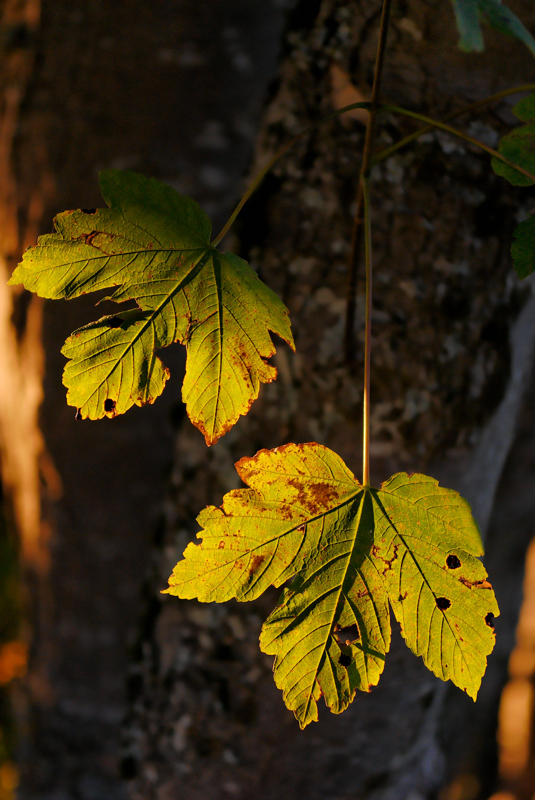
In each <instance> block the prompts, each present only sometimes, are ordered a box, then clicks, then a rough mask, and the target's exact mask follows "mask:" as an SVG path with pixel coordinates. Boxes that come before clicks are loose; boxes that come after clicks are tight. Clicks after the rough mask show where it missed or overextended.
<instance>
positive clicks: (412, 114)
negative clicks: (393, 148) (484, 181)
mask: <svg viewBox="0 0 535 800" xmlns="http://www.w3.org/2000/svg"><path fill="white" fill-rule="evenodd" d="M379 110H380V111H393V112H394V113H395V114H402V115H403V116H405V117H412V119H417V120H420V122H426V123H427V124H428V125H429V126H432V127H433V128H439V129H440V130H443V131H446V132H447V133H451V134H452V136H457V137H458V138H459V139H464V141H465V142H468V143H469V144H472V145H474V146H475V147H479V149H480V150H484V151H485V152H486V153H489V154H490V155H491V156H494V157H495V158H497V159H498V160H499V161H503V163H504V164H507V166H509V167H511V168H512V169H516V170H517V171H518V172H521V173H522V175H525V176H526V177H527V178H529V179H530V180H532V181H535V175H532V174H531V172H528V170H527V169H524V167H521V166H519V165H518V164H514V163H513V162H512V161H510V160H509V159H508V158H506V157H505V156H503V155H502V154H501V153H499V152H498V151H497V150H494V149H493V148H492V147H489V146H488V145H486V144H484V143H483V142H480V141H479V140H478V139H474V137H473V136H469V134H467V133H463V132H462V131H459V130H457V128H452V127H451V125H446V123H445V122H439V121H438V120H435V119H432V118H431V117H426V116H424V115H423V114H418V113H417V112H416V111H409V110H408V109H406V108H401V107H400V106H392V105H384V106H381V108H380V109H379ZM421 133H422V131H419V132H418V135H421Z"/></svg>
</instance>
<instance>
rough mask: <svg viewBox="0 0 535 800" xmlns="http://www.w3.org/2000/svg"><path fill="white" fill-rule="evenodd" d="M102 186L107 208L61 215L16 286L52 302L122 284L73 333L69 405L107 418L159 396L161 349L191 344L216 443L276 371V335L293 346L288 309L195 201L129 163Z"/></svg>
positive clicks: (196, 390) (197, 393) (193, 384)
mask: <svg viewBox="0 0 535 800" xmlns="http://www.w3.org/2000/svg"><path fill="white" fill-rule="evenodd" d="M100 186H101V190H102V195H103V197H104V200H105V201H106V203H107V205H108V208H104V209H97V210H93V211H89V212H84V211H66V212H64V213H62V214H59V215H58V216H57V217H56V218H55V220H54V223H55V233H52V234H49V235H45V236H41V237H40V238H39V240H38V243H37V246H36V247H32V248H29V249H28V250H27V251H26V253H25V254H24V258H23V261H22V263H21V264H20V265H19V266H18V267H17V269H16V270H15V272H14V273H13V276H12V278H11V281H10V283H11V284H17V283H22V284H23V285H24V286H25V287H26V288H27V289H29V290H31V291H33V292H36V293H37V294H39V295H40V296H41V297H47V298H53V299H59V298H66V299H71V298H73V297H78V296H79V295H82V294H85V293H86V292H91V291H97V290H100V289H109V288H112V287H113V288H114V289H115V291H114V294H113V295H112V296H111V298H107V299H111V300H114V301H116V302H123V301H126V300H135V302H136V304H137V308H136V309H131V310H128V311H119V313H117V314H114V315H109V316H106V317H103V318H102V319H99V320H98V321H97V322H93V323H90V324H89V325H86V326H85V327H83V328H80V329H79V330H77V331H75V332H74V333H73V334H72V336H70V337H69V339H67V341H66V343H65V345H64V347H63V350H62V352H63V354H64V355H65V356H67V358H68V359H70V360H69V362H68V363H67V365H66V367H65V371H64V383H65V385H66V386H67V388H68V394H67V401H68V403H69V404H70V405H72V406H75V407H76V408H77V409H79V412H78V414H79V416H80V417H81V418H86V417H89V418H90V419H99V418H101V417H103V416H109V417H112V416H115V415H116V414H122V413H124V412H125V411H126V410H127V409H129V408H130V407H131V406H132V405H134V404H136V405H145V404H146V403H152V402H154V400H155V399H156V397H158V396H159V395H160V394H161V393H162V391H163V389H164V386H165V383H166V381H167V378H168V377H169V371H168V369H167V368H166V367H165V366H164V365H163V363H162V362H161V360H160V359H159V358H158V357H157V356H156V350H158V349H159V348H161V347H166V346H167V345H170V344H172V343H173V342H181V343H183V344H185V345H186V348H187V362H186V375H185V378H184V383H183V387H182V397H183V400H184V402H185V404H186V409H187V412H188V415H189V417H190V419H191V421H192V422H193V424H194V425H196V426H197V427H198V428H199V429H200V430H201V431H202V433H203V434H204V436H205V438H206V442H207V444H213V443H214V442H216V441H217V440H218V439H219V438H220V437H221V436H222V435H223V434H224V433H225V432H226V431H227V430H228V429H229V428H230V427H232V425H234V423H235V422H236V421H237V419H238V418H239V417H240V415H243V414H246V413H247V411H248V409H249V407H250V406H251V403H252V402H253V401H254V400H255V398H256V397H257V396H258V392H259V388H260V383H268V382H270V381H272V380H274V379H275V378H276V375H277V371H276V369H275V367H274V366H272V365H271V364H268V363H267V361H266V359H268V358H269V357H270V356H272V355H273V354H274V352H275V347H274V345H273V342H272V340H271V337H270V333H269V332H270V331H272V332H273V333H276V334H277V335H278V336H280V337H281V338H282V339H284V340H285V341H286V342H288V344H289V345H290V346H291V347H292V348H293V346H294V345H293V338H292V333H291V329H290V322H289V318H288V311H287V309H286V307H285V306H284V305H283V303H282V302H281V301H280V300H279V298H278V297H277V296H276V295H275V294H274V292H272V291H271V289H268V287H267V286H265V284H263V283H262V282H261V281H260V280H259V278H258V277H257V275H256V273H255V272H254V271H253V270H252V269H251V267H250V266H249V265H248V264H247V262H245V261H243V260H242V259H241V258H238V257H237V256H235V255H233V254H232V253H221V252H219V251H218V250H216V249H215V248H214V247H212V246H211V245H210V243H209V237H210V231H211V226H210V221H209V219H208V217H207V216H206V214H205V213H204V211H202V209H201V208H200V206H199V205H198V204H197V203H196V202H195V201H194V200H191V199H190V198H187V197H182V196H181V195H180V194H178V192H176V191H175V190H174V189H172V188H171V187H170V186H166V185H165V184H162V183H160V182H159V181H156V180H154V179H148V178H145V177H143V176H142V175H138V174H136V173H134V172H128V171H119V170H105V171H103V172H101V173H100Z"/></svg>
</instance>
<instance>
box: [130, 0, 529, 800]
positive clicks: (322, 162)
mask: <svg viewBox="0 0 535 800" xmlns="http://www.w3.org/2000/svg"><path fill="white" fill-rule="evenodd" d="M379 11H380V4H379V3H378V2H371V0H370V1H369V2H361V3H358V4H348V3H347V2H336V0H323V2H318V3H314V4H311V3H310V2H306V3H305V2H302V3H298V4H297V6H296V7H295V8H294V10H293V12H292V13H291V14H290V19H289V28H288V31H287V35H286V38H285V44H284V57H283V60H282V63H281V67H280V73H279V78H278V81H277V84H276V86H275V87H274V88H273V92H272V97H271V100H270V102H269V104H268V106H267V108H266V111H265V114H264V119H263V123H262V127H261V131H260V134H259V138H258V145H257V155H256V160H255V166H254V168H253V170H252V172H254V171H255V170H256V169H257V168H258V165H259V164H261V163H265V160H266V159H267V157H268V156H269V155H271V154H272V153H273V152H274V151H275V150H276V149H277V147H278V146H280V145H281V144H282V143H283V142H285V141H287V140H288V139H289V138H290V137H291V136H293V135H295V133H297V132H298V131H299V130H300V129H301V128H303V127H304V126H305V125H307V124H309V123H310V122H311V121H314V120H316V119H318V118H320V117H321V116H323V115H327V114H328V113H329V112H330V111H331V109H332V106H333V104H334V105H336V103H337V102H338V100H339V99H340V98H339V97H338V96H337V95H336V91H335V90H336V89H338V90H340V87H342V89H343V88H344V82H345V91H346V93H347V92H349V93H351V91H353V93H354V95H355V99H358V98H357V97H356V94H357V92H360V93H361V94H363V95H364V96H367V95H369V92H370V84H371V79H372V74H373V60H374V55H375V48H376V42H377V28H378V15H379ZM522 11H523V12H524V16H525V12H526V9H525V8H523V9H522ZM530 23H531V25H532V26H533V24H534V23H535V15H533V13H532V15H531V18H530V19H528V20H527V24H528V26H529V24H530ZM456 42H457V34H456V31H455V28H454V24H453V16H452V11H451V8H450V7H449V4H445V3H439V2H428V3H425V4H424V3H421V2H417V1H416V0H412V1H409V2H405V3H403V4H400V5H398V6H397V8H395V10H394V15H393V20H392V29H391V33H390V37H389V49H388V55H387V60H386V69H385V77H384V96H385V97H386V98H389V99H390V100H392V101H394V102H395V103H396V104H399V105H405V106H407V107H409V108H412V109H414V110H422V111H424V113H430V114H432V115H433V116H435V117H438V118H440V117H444V116H446V115H447V114H448V113H450V112H452V111H454V110H455V109H457V108H460V107H461V106H462V105H463V104H466V103H469V102H472V101H474V100H477V99H480V98H481V97H484V96H485V95H487V94H491V93H493V92H496V91H499V90H500V89H502V88H505V87H506V86H508V85H511V84H513V83H514V82H516V81H518V80H519V79H522V80H526V81H527V80H533V77H534V76H535V69H534V66H533V64H532V62H531V61H530V60H529V58H528V56H527V54H526V53H525V52H524V51H523V50H522V49H521V48H520V47H519V46H518V45H515V43H513V42H511V41H507V40H503V39H500V38H499V37H497V36H494V35H489V36H488V44H487V50H486V53H485V54H484V55H483V56H479V55H466V54H463V53H461V52H460V51H459V50H458V49H457V47H456ZM351 84H352V85H353V87H354V88H353V89H352V88H351ZM355 90H356V91H355ZM346 97H347V94H346ZM347 102H351V95H349V97H348V99H347ZM340 104H341V103H340ZM510 105H511V104H510V103H509V102H504V103H503V104H500V105H499V106H497V107H496V106H495V107H491V108H489V109H487V110H484V111H483V112H482V113H481V114H480V115H479V116H478V119H479V120H480V121H479V122H477V123H473V118H470V119H463V120H462V123H459V124H461V126H462V127H466V126H467V125H468V124H469V123H472V124H473V125H474V128H473V132H474V133H475V135H476V136H477V135H478V136H480V137H482V138H486V140H487V141H489V140H492V141H493V142H494V143H495V142H496V141H497V139H498V135H499V134H501V133H502V132H503V131H504V130H506V129H507V126H508V125H510V124H511V123H512V121H513V119H512V116H511V112H510ZM413 129H414V126H413V125H412V124H407V123H406V121H404V120H399V119H398V118H394V117H392V118H389V119H388V121H387V124H386V125H383V126H382V127H381V132H380V133H379V142H383V143H384V144H387V143H390V142H391V141H392V140H395V139H397V138H398V137H401V136H402V135H403V134H405V133H407V132H409V131H411V130H413ZM362 140H363V128H362V126H361V125H360V124H359V122H358V121H356V120H355V121H350V122H349V124H347V123H344V122H343V121H341V120H335V121H331V122H328V123H325V124H324V125H323V126H322V127H320V128H319V129H317V130H315V131H314V132H313V133H312V134H311V135H310V136H308V137H307V138H306V139H305V140H304V141H302V142H301V143H299V145H297V146H296V147H295V148H294V149H293V150H292V151H291V153H290V155H289V156H287V157H286V158H285V159H284V160H283V161H282V162H281V163H280V164H279V165H278V166H277V167H276V169H275V170H274V174H273V176H272V177H271V178H270V179H268V181H266V183H265V185H264V187H263V189H261V190H260V191H259V192H258V193H257V195H256V197H255V198H254V199H253V201H252V202H251V203H250V205H249V207H248V209H247V210H246V211H245V212H244V215H243V217H242V221H241V224H240V226H239V234H240V241H241V253H242V255H244V256H245V257H247V258H249V259H250V260H251V262H252V264H253V265H254V266H255V268H257V270H258V272H259V274H260V275H261V277H262V278H263V280H265V281H266V282H267V283H268V285H270V286H271V287H273V288H274V289H275V290H276V291H277V292H278V293H279V294H280V295H281V296H282V297H283V299H284V300H285V302H286V303H287V305H288V306H289V308H290V313H291V317H292V321H293V327H294V331H295V334H296V344H297V355H296V356H293V355H292V354H291V353H290V351H289V350H288V349H287V348H286V347H284V346H281V347H280V348H279V350H278V353H277V356H276V358H275V363H276V364H277V367H278V369H279V379H278V381H277V382H276V383H274V384H271V385H269V386H267V387H265V388H264V389H263V391H262V393H261V397H260V399H259V400H258V401H257V402H256V403H255V404H254V406H253V408H252V410H251V412H250V413H249V415H248V416H247V417H246V418H245V419H243V420H241V421H240V422H239V424H238V425H236V427H235V429H234V430H233V431H232V432H231V433H229V434H228V435H227V436H226V437H225V438H224V439H223V440H222V441H220V442H219V443H218V444H217V445H215V446H214V447H212V448H211V450H210V451H207V450H206V449H205V447H204V445H203V442H202V440H201V438H200V436H199V434H198V433H197V431H195V430H194V429H193V428H192V427H191V425H190V424H189V422H188V421H187V420H186V419H185V420H184V422H183V424H182V426H181V430H180V433H179V437H178V447H177V456H176V462H175V469H174V472H173V477H172V486H173V504H172V506H170V508H169V512H168V518H167V521H166V526H165V531H164V533H163V536H162V546H161V550H159V551H158V550H156V551H155V568H154V577H153V580H152V582H151V584H150V588H149V597H150V604H149V606H148V611H147V616H146V619H145V624H144V626H143V629H142V632H141V636H140V641H139V646H138V650H137V657H136V660H135V663H134V664H133V665H132V672H131V679H130V685H131V692H132V713H131V716H130V719H129V722H128V725H127V727H126V745H125V759H124V762H123V765H124V770H125V775H126V777H130V778H131V781H132V782H131V789H130V796H131V797H132V798H133V800H141V798H143V800H146V799H147V798H152V797H154V798H158V800H167V798H169V799H170V798H174V797H176V796H183V797H187V798H188V800H197V799H198V800H201V798H202V800H212V798H213V799H214V800H216V798H217V800H219V798H227V797H233V796H234V797H255V798H261V800H275V798H280V797H282V796H284V797H285V798H297V797H301V796H306V797H308V798H310V799H311V800H316V798H317V800H320V798H322V800H325V798H337V800H341V799H342V798H343V799H344V800H346V798H347V800H349V798H355V797H369V798H372V797H373V798H374V799H375V798H377V800H378V799H379V798H381V800H387V798H388V799H389V800H390V798H391V800H399V799H400V798H409V797H410V798H421V797H432V796H435V794H436V792H437V791H438V790H439V789H440V788H441V787H444V786H445V785H446V784H447V783H448V781H451V780H453V779H454V778H455V777H456V776H458V774H459V773H462V772H463V771H465V772H468V773H469V774H470V777H471V779H472V783H470V781H469V780H468V783H467V782H466V781H465V783H464V784H463V786H464V787H465V789H466V786H467V785H469V786H471V787H472V788H471V789H470V791H471V792H472V794H470V795H469V796H470V797H476V796H478V794H479V793H481V796H482V797H483V796H485V792H486V791H487V792H488V791H489V790H490V789H491V788H492V785H493V782H494V781H495V779H496V772H495V766H494V763H493V759H492V758H489V751H490V755H491V756H492V755H493V756H494V762H495V760H496V759H495V752H494V751H493V744H492V742H493V740H494V736H495V733H494V732H495V729H496V727H495V726H496V708H497V702H498V697H499V692H500V688H501V685H502V684H503V681H504V679H505V660H506V657H507V651H508V649H509V648H510V647H511V644H512V636H511V630H512V625H513V624H514V623H513V620H514V619H515V618H516V613H517V609H518V604H519V602H520V597H519V594H516V595H514V594H513V595H509V596H508V595H505V596H500V597H499V600H500V603H501V605H502V608H503V610H504V612H505V616H506V617H507V618H508V619H507V623H506V626H504V628H505V631H504V633H505V636H504V639H505V641H506V644H501V645H500V646H499V647H498V648H497V652H496V654H495V655H494V656H493V659H491V662H490V666H489V671H488V674H487V677H486V679H485V682H484V685H483V688H482V691H481V699H480V701H479V703H478V705H477V706H476V710H475V711H474V710H473V706H472V703H471V701H467V700H466V698H465V697H464V696H462V695H461V693H460V692H459V691H458V690H455V689H452V688H451V687H449V686H446V685H444V684H442V683H440V681H438V680H437V679H435V678H434V677H433V676H432V675H431V674H430V673H429V672H427V670H426V669H425V668H424V666H423V664H422V663H421V661H419V660H418V659H416V658H415V657H414V656H413V655H412V654H411V653H410V652H409V651H408V650H407V649H406V647H405V646H404V644H403V642H402V640H401V638H400V637H399V635H395V637H394V643H393V646H392V652H391V654H390V657H389V658H388V659H387V663H386V669H385V673H384V676H383V678H382V679H381V682H380V684H379V686H378V688H377V689H376V690H375V691H374V692H373V693H372V694H371V695H361V696H359V697H357V698H356V699H355V701H354V702H353V704H352V706H351V707H350V708H349V710H348V711H346V712H345V713H344V714H343V715H342V716H341V717H340V718H337V717H333V716H331V715H330V714H329V713H327V712H326V711H324V713H322V714H320V722H319V724H318V725H311V726H310V727H309V728H308V729H307V730H305V731H304V732H303V733H301V732H299V731H298V729H297V725H296V723H295V721H294V720H293V718H292V715H291V714H290V713H289V712H288V711H287V710H286V709H285V708H284V706H283V704H282V700H281V697H280V695H279V693H278V691H277V690H276V688H275V687H274V685H273V681H272V677H271V663H272V659H271V658H267V657H266V656H264V655H262V654H261V653H260V652H259V650H258V646H257V641H258V634H259V631H260V626H261V622H262V620H263V619H264V618H265V616H266V615H267V614H268V613H269V611H270V610H271V608H272V607H273V605H274V603H275V600H276V594H277V593H275V592H274V593H272V594H269V595H268V596H267V597H265V598H262V599H261V600H259V601H257V602H255V603H251V604H243V605H240V604H237V603H227V604H225V605H224V606H216V605H208V606H205V605H201V604H198V603H195V602H185V601H178V600H177V599H176V598H172V597H167V598H166V599H165V600H162V599H160V597H159V595H158V591H159V590H161V589H162V588H164V587H165V585H166V579H167V577H168V575H169V573H170V571H171V569H172V566H173V565H174V563H175V562H176V561H177V560H178V559H179V558H180V557H181V553H182V551H183V549H184V547H185V545H186V543H187V542H188V541H190V540H191V539H192V538H193V537H194V534H195V531H196V530H197V528H196V525H195V523H194V521H193V520H194V517H195V515H196V513H198V511H199V510H200V509H201V508H203V506H204V505H205V504H207V503H214V504H217V505H219V504H220V502H221V497H222V494H223V493H224V492H226V491H228V490H229V489H232V488H235V487H236V486H237V485H238V479H237V476H236V473H235V472H234V470H233V468H232V463H233V462H234V461H236V460H237V459H238V458H240V457H242V456H244V455H253V454H254V453H255V452H256V451H257V450H258V449H259V448H261V447H268V448H270V447H275V446H277V445H281V444H284V443H286V442H288V441H296V442H305V441H310V440H316V441H318V442H321V443H322V444H325V445H327V446H329V447H331V448H332V449H334V450H335V451H336V452H338V453H339V454H340V455H341V456H342V457H343V458H344V459H345V461H346V462H347V463H348V465H349V466H350V467H351V468H352V469H354V471H355V472H356V474H357V475H359V464H360V456H361V449H360V436H361V422H360V421H361V416H362V405H361V394H362V362H363V352H362V350H363V348H362V344H363V318H362V314H360V313H359V314H358V315H357V323H356V331H355V333H356V341H357V345H356V353H355V364H354V365H351V366H348V365H347V363H346V361H345V359H344V355H343V315H344V308H345V300H344V298H345V292H346V284H347V261H348V255H349V248H350V237H351V227H352V212H353V207H354V198H355V193H356V176H357V175H358V167H359V158H360V152H361V146H362ZM373 179H374V180H373V209H374V210H373V222H374V249H375V258H374V260H375V276H376V277H375V287H376V288H375V294H374V317H373V350H372V363H373V372H372V421H371V424H372V451H371V452H372V482H373V483H375V484H376V485H377V484H378V483H379V482H380V481H382V480H385V479H387V478H388V477H389V476H390V475H391V474H392V473H393V472H395V471H398V470H400V469H407V470H408V471H426V472H429V474H432V475H435V476H436V477H439V478H440V479H441V481H442V483H443V484H444V485H448V486H451V487H452V488H456V489H458V490H460V491H461V492H463V494H464V495H465V496H467V497H468V499H469V500H470V502H471V503H472V505H473V508H474V512H475V514H476V517H477V519H478V520H479V522H480V525H481V527H482V528H483V529H484V530H485V529H487V528H488V524H489V520H490V517H491V511H492V508H493V503H494V497H495V493H496V489H497V485H498V481H499V479H500V476H501V473H502V470H503V466H504V462H505V459H506V457H507V454H508V452H509V449H510V446H511V442H512V439H513V436H514V431H515V425H516V419H517V416H518V414H519V409H520V404H521V400H522V396H523V391H524V389H525V386H526V383H527V380H528V379H529V375H530V373H531V366H532V361H533V343H534V339H535V323H534V310H535V309H534V302H533V300H532V299H531V294H530V289H529V288H528V287H526V286H525V285H524V286H522V285H520V283H519V282H518V281H517V280H516V278H515V277H514V274H513V273H512V271H511V259H510V254H509V248H510V241H511V234H512V230H513V228H514V226H515V215H517V214H518V213H519V209H520V208H521V204H522V203H525V202H526V199H525V195H524V196H522V195H521V194H520V193H519V192H518V191H517V190H515V189H512V188H511V187H508V186H507V185H506V184H504V182H503V181H501V180H500V179H498V178H496V177H495V176H494V174H493V173H492V171H491V169H490V166H489V163H488V157H487V156H485V155H481V154H480V153H478V152H476V151H475V150H473V149H472V148H467V147H465V146H464V145H463V144H462V143H461V144H460V143H459V142H458V141H454V140H452V139H450V138H449V137H447V136H442V135H441V134H436V135H432V136H428V137H426V138H425V139H424V141H423V142H422V143H421V144H420V146H419V147H418V148H410V149H407V150H405V151H403V152H402V153H401V154H399V155H396V156H395V157H393V158H392V159H390V161H388V162H386V163H385V164H383V165H382V166H381V167H380V168H376V169H375V171H374V175H373ZM362 290H363V289H362V285H361V286H360V287H359V293H358V310H359V312H360V311H361V310H362V305H363V303H362ZM506 499H509V498H506ZM517 505H518V497H517ZM509 510H510V506H509ZM528 511H529V512H532V511H533V508H531V507H530V509H528ZM498 518H499V509H498ZM491 534H492V535H491V536H490V538H489V550H490V552H489V561H490V562H491V563H492V564H493V565H494V577H495V578H496V582H497V585H498V586H500V585H501V586H507V585H508V582H509V585H510V584H511V582H514V581H515V580H516V582H517V584H518V583H519V581H520V579H521V578H520V576H521V571H522V557H520V558H518V551H519V550H520V551H521V552H524V550H525V547H526V545H527V542H528V541H529V537H530V536H531V531H529V529H528V530H526V524H525V520H524V525H522V524H520V523H518V525H517V530H515V531H514V532H513V535H512V537H511V538H512V539H514V541H515V547H516V549H517V556H516V558H515V557H512V556H511V544H510V542H511V539H509V540H507V539H506V537H503V535H502V534H501V531H497V530H496V529H495V528H492V529H491ZM506 557H507V558H508V560H507V565H508V569H509V572H508V573H507V574H506V575H503V574H501V570H502V567H501V563H500V562H502V563H503V562H504V561H505V559H506ZM497 630H498V636H499V635H500V626H499V625H498V627H497ZM508 632H509V633H508ZM458 785H459V784H457V786H458ZM474 787H475V788H474ZM446 791H447V790H446ZM452 791H453V789H452ZM443 796H447V795H443ZM451 796H452V797H453V796H454V795H453V794H452V795H451ZM463 796H464V795H463ZM466 796H468V795H466Z"/></svg>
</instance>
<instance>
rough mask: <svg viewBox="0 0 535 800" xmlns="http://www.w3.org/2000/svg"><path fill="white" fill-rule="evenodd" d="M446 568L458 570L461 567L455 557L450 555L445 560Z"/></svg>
mask: <svg viewBox="0 0 535 800" xmlns="http://www.w3.org/2000/svg"><path fill="white" fill-rule="evenodd" d="M446 566H447V567H448V569H459V567H460V566H461V562H460V560H459V558H458V557H457V556H456V555H454V554H453V553H450V555H449V556H448V557H447V559H446Z"/></svg>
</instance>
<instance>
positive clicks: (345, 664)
mask: <svg viewBox="0 0 535 800" xmlns="http://www.w3.org/2000/svg"><path fill="white" fill-rule="evenodd" d="M338 663H339V664H341V665H342V666H343V667H349V665H350V664H351V656H346V654H345V653H342V655H341V656H340V658H339V659H338Z"/></svg>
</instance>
